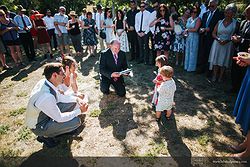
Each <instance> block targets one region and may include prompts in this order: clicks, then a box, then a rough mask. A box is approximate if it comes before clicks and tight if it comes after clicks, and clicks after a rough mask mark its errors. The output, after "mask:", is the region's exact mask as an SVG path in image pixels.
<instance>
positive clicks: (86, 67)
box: [75, 54, 99, 76]
mask: <svg viewBox="0 0 250 167" xmlns="http://www.w3.org/2000/svg"><path fill="white" fill-rule="evenodd" d="M75 60H76V62H77V63H78V64H80V65H79V66H80V72H81V73H82V75H83V76H88V75H89V73H90V71H91V69H94V71H97V68H98V63H97V62H98V61H99V54H96V56H90V55H88V54H83V56H76V57H75ZM98 69H99V68H98Z"/></svg>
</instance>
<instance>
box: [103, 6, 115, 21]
mask: <svg viewBox="0 0 250 167" xmlns="http://www.w3.org/2000/svg"><path fill="white" fill-rule="evenodd" d="M108 11H110V18H112V17H113V15H112V12H111V9H110V8H106V9H105V12H104V19H107V12H108Z"/></svg>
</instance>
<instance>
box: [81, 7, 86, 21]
mask: <svg viewBox="0 0 250 167" xmlns="http://www.w3.org/2000/svg"><path fill="white" fill-rule="evenodd" d="M84 19H86V8H83V9H82V15H81V16H79V20H80V21H82V22H83V20H84Z"/></svg>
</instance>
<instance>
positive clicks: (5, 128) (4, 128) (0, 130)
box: [0, 125, 10, 135]
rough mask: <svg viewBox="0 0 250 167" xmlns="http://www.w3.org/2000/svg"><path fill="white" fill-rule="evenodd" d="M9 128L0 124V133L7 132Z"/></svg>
mask: <svg viewBox="0 0 250 167" xmlns="http://www.w3.org/2000/svg"><path fill="white" fill-rule="evenodd" d="M9 130H10V127H9V126H8V125H1V126H0V135H4V134H7V132H8V131H9Z"/></svg>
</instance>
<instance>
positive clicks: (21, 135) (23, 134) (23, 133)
mask: <svg viewBox="0 0 250 167" xmlns="http://www.w3.org/2000/svg"><path fill="white" fill-rule="evenodd" d="M30 137H31V131H30V129H28V128H27V127H24V128H22V129H21V130H20V131H19V132H18V141H20V140H28V139H30Z"/></svg>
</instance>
